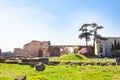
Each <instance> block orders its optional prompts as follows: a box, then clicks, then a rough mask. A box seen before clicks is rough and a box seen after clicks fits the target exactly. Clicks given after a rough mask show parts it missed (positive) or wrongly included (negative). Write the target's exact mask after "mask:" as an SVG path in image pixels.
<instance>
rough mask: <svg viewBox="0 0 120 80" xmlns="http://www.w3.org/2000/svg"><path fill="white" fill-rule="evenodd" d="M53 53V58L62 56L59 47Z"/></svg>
mask: <svg viewBox="0 0 120 80" xmlns="http://www.w3.org/2000/svg"><path fill="white" fill-rule="evenodd" d="M52 52H53V55H52V56H60V49H59V48H58V47H54V48H53V51H52Z"/></svg>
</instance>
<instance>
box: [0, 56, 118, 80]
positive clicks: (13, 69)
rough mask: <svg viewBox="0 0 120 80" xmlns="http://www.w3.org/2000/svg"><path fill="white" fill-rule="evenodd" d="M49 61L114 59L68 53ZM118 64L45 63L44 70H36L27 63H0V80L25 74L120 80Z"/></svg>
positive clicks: (52, 79)
mask: <svg viewBox="0 0 120 80" xmlns="http://www.w3.org/2000/svg"><path fill="white" fill-rule="evenodd" d="M50 61H60V62H67V61H71V62H74V61H77V62H81V61H84V62H114V61H115V60H114V59H97V58H96V59H88V58H86V57H84V56H82V55H76V54H70V55H64V56H61V57H55V58H50ZM119 75H120V66H110V65H109V66H97V65H94V66H90V65H86V66H78V65H63V64H59V65H56V66H53V65H46V69H45V71H42V72H37V71H36V70H35V68H31V67H30V66H29V65H19V64H5V63H0V80H14V79H15V78H16V77H18V76H27V80H120V76H119Z"/></svg>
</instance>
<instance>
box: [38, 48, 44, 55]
mask: <svg viewBox="0 0 120 80" xmlns="http://www.w3.org/2000/svg"><path fill="white" fill-rule="evenodd" d="M38 57H43V50H41V49H40V50H39V52H38Z"/></svg>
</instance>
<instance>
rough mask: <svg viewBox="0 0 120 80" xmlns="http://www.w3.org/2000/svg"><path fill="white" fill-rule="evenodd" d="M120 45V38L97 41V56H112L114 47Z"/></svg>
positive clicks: (97, 39) (106, 38) (105, 38)
mask: <svg viewBox="0 0 120 80" xmlns="http://www.w3.org/2000/svg"><path fill="white" fill-rule="evenodd" d="M115 43H116V44H119V43H120V37H102V38H96V40H95V54H96V55H98V56H111V54H112V52H111V49H112V45H115Z"/></svg>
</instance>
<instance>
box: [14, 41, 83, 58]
mask: <svg viewBox="0 0 120 80" xmlns="http://www.w3.org/2000/svg"><path fill="white" fill-rule="evenodd" d="M81 47H84V46H79V45H51V44H50V41H43V42H41V41H35V40H34V41H31V42H30V43H27V44H25V45H24V46H23V49H21V48H15V49H14V52H13V54H14V56H24V57H49V56H60V55H63V54H67V53H70V50H71V53H77V51H78V50H79V49H80V48H81Z"/></svg>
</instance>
